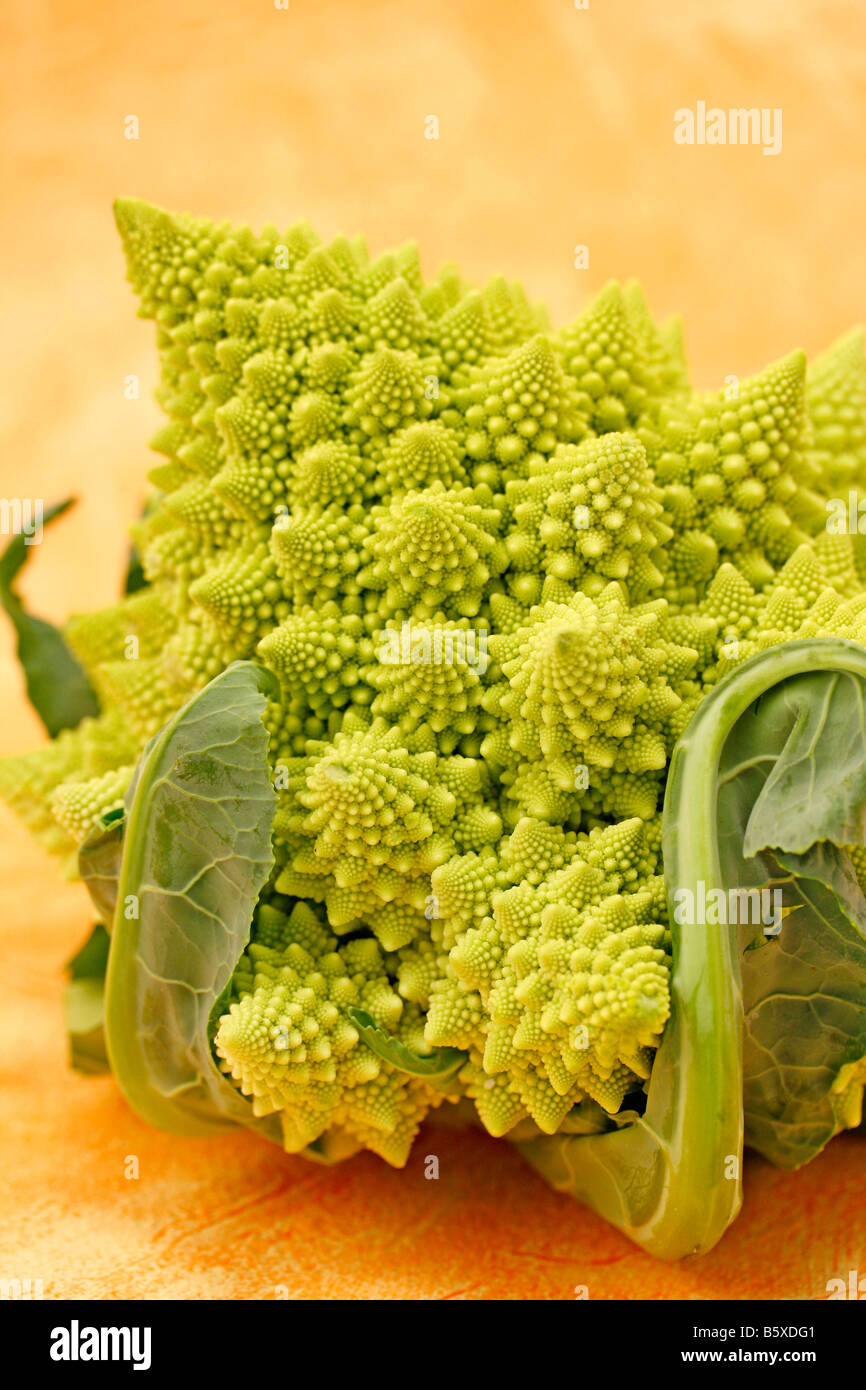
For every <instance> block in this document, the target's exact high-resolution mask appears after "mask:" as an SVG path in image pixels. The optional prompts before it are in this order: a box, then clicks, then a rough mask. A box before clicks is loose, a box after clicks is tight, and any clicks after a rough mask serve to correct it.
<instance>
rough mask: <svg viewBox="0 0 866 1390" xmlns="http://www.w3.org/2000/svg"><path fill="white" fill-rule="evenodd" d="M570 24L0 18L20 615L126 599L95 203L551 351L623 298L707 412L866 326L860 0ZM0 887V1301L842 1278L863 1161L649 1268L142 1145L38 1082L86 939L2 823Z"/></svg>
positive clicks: (130, 339)
mask: <svg viewBox="0 0 866 1390" xmlns="http://www.w3.org/2000/svg"><path fill="white" fill-rule="evenodd" d="M589 4H590V8H589V10H588V11H585V12H582V11H576V10H575V9H574V5H573V3H572V0H512V3H510V4H509V3H505V0H498V3H495V2H494V0H435V3H426V0H424V2H423V3H422V2H421V0H363V3H361V2H360V0H354V3H350V0H289V10H288V12H284V11H280V10H276V9H275V8H274V6H273V3H272V0H220V2H219V3H217V4H209V5H201V4H199V3H197V2H194V0H150V3H147V0H145V2H144V3H136V4H130V5H117V4H114V3H112V2H111V0H101V3H93V2H91V3H82V0H65V2H64V3H59V2H58V3H50V2H49V0H43V2H42V3H37V0H6V3H5V5H4V11H5V14H4V20H5V27H6V31H7V38H6V43H5V64H4V68H5V73H4V82H3V84H2V86H0V103H2V151H0V152H2V159H3V166H4V180H3V182H4V199H3V210H2V213H0V217H2V237H3V250H4V258H3V266H4V274H3V276H2V287H0V293H2V311H3V313H2V320H0V321H2V325H3V332H2V334H0V337H2V342H0V353H2V379H3V391H2V393H0V394H2V400H3V404H2V407H0V410H2V417H0V431H2V444H3V447H2V449H0V493H2V495H4V496H21V495H22V494H24V495H31V496H41V497H44V498H45V499H46V501H51V500H54V499H56V498H59V497H61V496H65V495H67V494H68V493H69V492H76V493H79V494H80V495H81V496H82V499H83V500H82V503H81V505H80V507H79V508H78V509H77V510H76V512H75V513H74V514H73V516H71V517H70V518H69V519H67V520H66V521H64V522H63V523H62V524H61V525H60V527H59V529H58V530H57V531H56V532H53V533H51V534H50V536H49V539H48V543H47V544H46V545H45V546H44V547H43V548H42V549H41V550H39V551H37V552H36V554H35V558H34V560H33V563H32V566H31V571H32V572H31V573H29V574H28V577H27V580H26V583H25V585H24V588H25V592H26V594H27V596H28V598H29V599H30V600H31V602H32V604H33V606H34V607H35V608H36V609H37V611H40V612H42V613H43V614H44V615H46V616H49V617H53V618H54V619H55V620H60V619H62V618H64V617H65V616H66V615H67V613H68V612H70V611H72V610H75V609H81V608H88V607H95V606H99V605H100V604H102V603H104V602H106V601H108V600H110V598H111V596H112V594H114V593H115V592H116V591H117V588H118V585H119V583H120V576H121V572H122V568H123V562H124V556H125V551H126V540H125V534H124V533H125V528H126V525H127V524H128V522H129V520H130V519H131V517H132V516H133V515H134V514H135V512H136V510H137V507H138V505H139V502H140V499H141V496H142V491H143V483H144V475H145V471H146V469H147V467H148V462H149V456H148V453H147V449H146V441H147V439H148V438H149V437H150V435H151V434H152V433H153V432H154V431H155V429H156V427H157V425H158V412H157V408H156V406H155V405H154V404H153V402H152V400H151V392H152V388H153V386H154V384H155V381H156V356H155V351H154V347H153V327H152V325H150V324H145V323H142V322H140V321H137V320H136V318H135V314H134V304H133V301H132V298H131V295H130V293H129V291H128V289H127V288H126V287H125V285H124V283H123V274H124V272H123V265H122V259H121V255H120V251H119V248H118V245H117V239H116V235H115V232H114V228H113V224H112V219H111V212H110V205H111V201H112V199H113V198H114V196H115V195H117V194H119V193H122V194H126V195H131V196H136V197H143V198H148V199H150V200H152V201H154V202H158V203H161V204H163V205H164V206H167V207H170V208H175V209H178V210H189V211H192V212H195V213H197V214H199V215H203V216H210V217H213V218H216V219H221V218H224V217H227V218H231V219H235V220H243V221H249V222H252V223H253V224H254V225H255V224H261V223H264V222H266V221H273V222H275V223H277V224H278V225H281V224H287V223H288V222H290V221H292V220H294V219H296V218H298V217H300V216H306V217H308V218H309V219H310V220H311V221H312V222H313V224H314V225H315V226H316V227H317V229H318V230H319V232H320V233H321V234H322V235H323V236H325V237H327V236H330V235H333V234H335V233H337V232H340V231H344V232H347V233H350V234H351V233H354V232H356V231H363V232H364V233H365V234H366V235H367V237H368V240H369V243H370V246H371V249H372V250H374V251H379V250H382V249H385V248H387V247H388V246H389V245H391V244H394V243H397V242H399V241H402V240H404V239H406V238H407V237H410V236H414V237H415V238H417V240H418V242H419V244H420V248H421V255H422V262H423V265H424V267H425V269H426V270H427V271H428V272H431V273H432V272H433V271H435V269H436V268H437V266H438V265H439V264H440V263H441V262H443V261H445V260H452V259H453V260H456V261H457V262H458V263H459V264H460V266H461V268H462V270H463V272H464V274H465V275H466V276H467V278H471V279H477V278H481V279H483V278H486V277H487V276H489V275H490V274H492V273H494V272H495V271H501V272H503V273H505V274H506V275H508V276H511V277H515V278H520V279H521V280H522V281H523V282H524V283H525V285H526V286H527V289H528V290H529V292H530V294H531V295H532V296H533V297H534V298H542V299H544V300H546V301H547V303H548V304H549V306H550V308H551V311H552V314H553V318H554V321H555V322H557V323H559V322H562V321H563V320H564V319H566V318H569V317H571V316H573V315H574V314H575V313H576V312H577V310H578V309H579V308H580V307H581V306H582V305H583V304H584V303H585V302H586V299H587V297H588V296H589V295H590V294H591V293H592V292H594V291H595V290H596V289H597V288H598V287H599V286H600V285H601V284H603V283H604V282H605V280H607V279H608V278H610V277H612V276H615V277H617V278H621V279H622V278H626V277H627V276H629V275H637V276H638V277H639V278H640V279H641V280H642V282H643V284H644V287H645V290H646V292H647V295H648V297H649V300H650V303H651V305H652V306H653V308H654V309H655V310H656V311H657V312H658V313H659V314H662V315H665V314H668V313H671V312H680V313H682V314H683V316H684V318H685V321H686V342H687V347H688V350H689V357H690V361H691V364H692V368H693V376H694V379H695V381H696V382H697V384H699V385H711V384H713V383H714V382H718V381H720V380H721V379H722V378H723V377H724V376H725V375H727V374H728V373H730V372H735V373H738V374H745V373H748V372H750V371H753V370H755V369H757V368H759V367H760V366H762V365H764V364H765V363H766V362H767V361H769V360H770V359H772V358H773V357H775V356H780V355H782V354H783V353H786V352H788V351H789V350H790V349H791V348H793V347H795V346H802V347H804V348H805V349H806V350H807V352H809V353H813V352H815V351H817V350H819V349H820V348H822V347H823V346H824V345H825V344H826V343H827V342H828V341H830V340H831V339H832V338H833V337H834V336H835V335H837V334H838V333H840V332H841V331H842V330H843V329H845V328H846V327H847V326H848V325H849V324H850V323H851V322H853V321H855V320H856V319H857V318H860V317H863V315H864V312H866V257H864V255H863V233H864V226H866V219H864V215H863V214H864V186H866V185H864V158H863V131H864V129H866V64H864V54H866V11H864V7H863V5H862V3H861V0H848V3H846V2H845V0H835V3H834V4H833V5H832V6H828V5H827V4H826V0H727V3H725V4H697V3H695V0H691V3H690V2H689V0H654V3H653V4H643V3H640V0H589ZM698 100H704V101H706V102H707V104H708V105H718V106H722V107H727V106H729V105H732V106H758V107H770V108H775V107H781V108H782V111H783V150H782V153H781V154H780V155H779V156H778V157H768V156H764V155H763V154H762V152H761V150H760V149H757V148H748V147H747V148H730V147H729V148H710V147H704V148H700V147H694V148H683V147H680V146H677V145H675V144H674V142H673V113H674V111H675V110H676V109H677V108H679V107H692V108H694V106H695V104H696V102H697V101H698ZM129 115H136V116H137V117H138V119H139V122H140V138H139V139H138V140H137V141H131V140H126V139H125V138H124V119H125V118H126V117H127V116H129ZM429 115H436V116H438V118H439V122H440V138H439V140H438V141H429V140H426V139H425V138H424V122H425V118H426V117H427V116H429ZM576 244H585V245H587V246H588V247H589V255H590V268H589V269H588V270H583V271H577V270H575V269H574V267H573V249H574V246H575V245H576ZM131 373H135V374H137V375H138V376H139V377H140V380H141V398H140V399H139V400H138V401H127V400H125V399H124V395H123V384H124V378H125V377H126V376H128V375H129V374H131ZM0 699H2V709H3V719H2V727H0V751H3V752H7V751H8V752H11V751H15V750H18V749H20V748H23V747H27V746H31V745H33V744H34V743H35V742H36V741H37V739H38V738H39V737H40V733H39V725H38V722H37V721H36V719H35V717H34V716H33V715H32V714H31V713H30V712H29V710H28V709H27V708H26V705H25V702H24V700H23V696H22V692H21V681H20V677H19V675H18V672H17V670H16V669H15V666H14V663H13V661H12V642H11V639H10V637H9V634H8V632H7V631H6V629H5V627H4V628H3V629H2V632H0ZM0 882H2V884H3V896H2V921H0V952H2V958H0V991H2V1004H0V1068H2V1087H0V1135H2V1137H0V1211H2V1229H0V1276H2V1277H22V1278H26V1277H30V1278H41V1279H42V1280H43V1283H44V1287H45V1292H46V1295H48V1296H51V1295H54V1296H62V1295H66V1296H71V1297H88V1296H98V1297H111V1298H117V1297H133V1298H172V1297H189V1296H193V1297H205V1298H249V1297H252V1298H256V1297H266V1298H268V1297H275V1296H278V1293H279V1292H280V1291H284V1292H285V1294H287V1295H288V1296H290V1297H312V1298H317V1297H319V1298H320V1297H325V1298H412V1299H441V1298H464V1299H487V1298H505V1299H526V1298H544V1299H571V1298H573V1297H574V1289H575V1286H576V1285H586V1286H587V1287H588V1290H589V1296H590V1298H641V1297H652V1298H709V1299H715V1298H725V1297H727V1298H752V1297H768V1298H776V1299H781V1298H821V1297H824V1296H825V1288H826V1282H827V1280H828V1279H830V1278H834V1277H843V1278H847V1273H848V1270H850V1269H860V1270H861V1271H862V1272H863V1273H866V1252H864V1238H863V1218H862V1210H863V1197H862V1194H863V1187H864V1182H863V1173H864V1163H863V1160H864V1156H866V1155H864V1150H866V1143H864V1141H863V1140H862V1139H859V1138H855V1137H852V1136H846V1137H845V1138H844V1139H841V1140H838V1141H836V1142H835V1143H834V1144H833V1145H832V1146H831V1148H830V1150H829V1151H828V1152H826V1153H825V1154H824V1155H823V1156H822V1158H821V1159H819V1160H818V1161H817V1162H816V1163H814V1164H813V1165H812V1166H811V1167H810V1168H809V1169H807V1170H805V1171H804V1172H803V1173H802V1174H799V1175H791V1174H784V1173H779V1172H774V1171H773V1170H772V1169H770V1168H769V1167H768V1166H767V1165H765V1164H764V1163H762V1162H761V1161H759V1160H753V1161H751V1162H749V1163H748V1165H747V1172H746V1189H747V1196H746V1206H745V1210H744V1214H743V1216H742V1217H741V1218H740V1220H739V1221H738V1222H737V1224H736V1225H735V1226H734V1228H733V1229H732V1230H731V1231H730V1232H729V1233H728V1235H727V1236H726V1237H725V1239H724V1240H723V1242H722V1244H721V1245H720V1246H719V1247H718V1248H717V1250H716V1251H715V1252H713V1253H712V1254H711V1255H710V1256H708V1257H706V1258H705V1259H704V1260H703V1261H701V1262H699V1263H696V1264H691V1265H689V1264H686V1265H680V1266H677V1267H673V1268H671V1267H667V1266H663V1265H660V1264H657V1263H656V1262H654V1261H653V1260H651V1259H649V1258H648V1257H647V1256H644V1255H642V1254H641V1253H640V1252H637V1251H636V1250H635V1249H634V1248H633V1247H632V1246H631V1245H630V1244H629V1243H628V1242H627V1241H626V1240H625V1239H624V1238H622V1237H620V1236H619V1235H617V1234H616V1233H615V1232H613V1231H611V1230H609V1229H608V1228H607V1227H605V1226H604V1225H603V1224H602V1223H601V1222H600V1221H598V1220H597V1219H596V1218H594V1217H593V1216H591V1215H590V1214H589V1213H587V1212H585V1211H584V1210H582V1209H581V1208H579V1207H578V1206H576V1205H575V1204H573V1203H572V1202H570V1201H569V1200H567V1199H565V1198H562V1197H558V1196H556V1195H554V1194H552V1193H551V1192H549V1191H548V1190H547V1189H546V1188H545V1186H544V1184H543V1183H542V1182H541V1181H540V1180H539V1179H538V1178H536V1177H535V1175H534V1174H533V1173H532V1172H531V1171H530V1170H528V1169H527V1168H525V1167H524V1165H523V1164H522V1162H521V1161H520V1159H519V1158H518V1157H517V1155H516V1154H515V1153H514V1152H513V1151H512V1150H511V1149H510V1148H509V1147H508V1145H507V1144H504V1143H495V1142H494V1141H492V1140H488V1139H486V1138H485V1137H484V1136H482V1135H480V1134H476V1133H466V1134H462V1133H459V1134H458V1133H456V1132H454V1131H442V1130H427V1131H426V1132H425V1134H424V1135H423V1136H422V1138H421V1139H420V1140H419V1142H418V1145H417V1146H416V1149H415V1151H414V1154H413V1157H412V1159H411V1160H410V1163H409V1166H408V1167H407V1169H406V1170H404V1171H403V1172H402V1173H395V1172H393V1171H391V1170H389V1169H387V1168H386V1167H385V1166H384V1165H383V1164H381V1163H379V1161H378V1160H375V1159H373V1158H371V1157H369V1156H366V1157H362V1158H358V1159H356V1160H353V1161H352V1162H350V1163H348V1164H345V1165H344V1166H342V1167H341V1168H338V1169H335V1170H325V1169H320V1168H317V1167H313V1166H311V1165H308V1164H306V1163H305V1162H304V1161H303V1160H300V1159H290V1158H286V1157H284V1156H282V1155H281V1154H280V1153H279V1152H277V1151H275V1150H271V1149H270V1148H269V1147H268V1146H266V1145H264V1144H263V1143H261V1141H257V1140H255V1139H254V1138H252V1137H248V1136H246V1135H243V1134H239V1135H237V1136H236V1137H232V1138H229V1139H225V1140H220V1141H214V1142H209V1143H196V1142H192V1141H181V1140H177V1139H174V1138H171V1137H167V1136H165V1135H160V1134H156V1133H153V1132H151V1131H149V1130H147V1129H145V1127H144V1126H142V1125H141V1124H139V1122H138V1121H137V1120H136V1119H135V1117H134V1116H133V1115H132V1114H131V1113H130V1112H129V1111H128V1109H127V1108H126V1106H125V1105H124V1103H123V1102H122V1101H121V1100H120V1098H119V1096H118V1094H117V1092H116V1090H115V1089H114V1087H113V1085H112V1083H111V1081H110V1080H104V1079H98V1080H85V1079H81V1078H78V1077H76V1076H74V1075H72V1074H70V1073H69V1072H68V1071H66V1070H65V1065H64V1041H63V1036H62V1025H61V1016H60V996H61V983H62V979H61V964H62V962H63V960H64V959H65V958H66V957H67V956H68V955H69V954H70V952H71V950H72V949H74V947H75V946H76V945H77V943H78V941H79V939H80V938H81V937H82V936H83V935H84V933H85V931H86V929H87V927H88V924H89V922H90V912H89V909H88V905H87V901H86V897H85V894H84V890H83V889H82V888H80V887H79V886H76V885H64V884H61V883H59V882H58V881H57V878H56V875H55V872H54V869H53V867H52V866H51V865H50V864H49V862H48V860H47V859H46V858H45V856H44V855H43V854H42V853H41V851H39V850H38V849H36V848H34V847H33V846H32V845H31V843H30V841H29V838H28V836H27V834H26V833H25V831H24V830H23V829H22V828H21V827H20V826H19V825H18V824H17V823H16V822H15V821H14V820H13V818H12V817H11V815H10V814H9V813H8V812H6V811H5V809H2V808H0ZM433 1152H435V1153H437V1154H438V1155H439V1157H440V1171H441V1176H440V1178H439V1180H438V1182H434V1181H427V1180H425V1178H424V1157H425V1155H427V1154H429V1153H433ZM130 1154H135V1155H137V1156H138V1159H139V1165H140V1176H139V1177H138V1179H137V1180H136V1179H132V1180H128V1179H126V1178H125V1177H124V1160H125V1158H126V1156H127V1155H130Z"/></svg>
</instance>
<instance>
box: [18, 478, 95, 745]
mask: <svg viewBox="0 0 866 1390" xmlns="http://www.w3.org/2000/svg"><path fill="white" fill-rule="evenodd" d="M73 501H74V498H71V497H68V498H67V499H66V501H64V502H58V503H56V505H55V506H53V507H48V508H47V509H46V511H45V512H44V514H43V517H42V525H43V526H47V525H48V524H49V523H50V522H52V521H54V520H55V519H56V518H57V517H59V516H62V515H63V513H64V512H66V511H68V509H69V508H70V507H71V506H72V503H73ZM30 550H31V547H30V546H28V545H27V543H26V538H25V536H24V535H23V534H22V533H19V534H18V535H16V536H13V537H12V540H11V541H10V542H9V544H8V545H7V547H6V549H5V551H4V552H3V555H2V556H0V604H2V606H3V608H4V609H5V611H6V613H7V614H8V616H9V618H10V620H11V622H12V624H13V626H14V628H15V631H16V633H17V635H18V660H19V661H20V663H21V666H22V668H23V671H24V679H25V682H26V686H27V698H28V699H29V701H30V703H31V705H32V706H33V708H34V709H35V710H36V713H37V714H38V715H39V718H40V719H41V720H42V722H43V724H44V725H45V727H46V729H47V730H48V732H49V734H50V735H51V737H52V738H54V737H55V736H56V735H57V734H59V733H60V731H61V730H62V729H74V728H75V726H76V725H77V724H80V723H81V720H82V719H84V718H86V717H87V716H88V715H96V714H98V713H99V702H98V700H97V698H96V693H95V691H94V690H93V687H92V686H91V684H90V682H89V680H88V679H87V676H86V675H85V674H84V671H83V670H82V669H81V667H80V666H79V664H78V662H77V661H76V660H75V657H74V656H73V655H72V653H71V651H70V650H69V648H68V647H67V645H66V643H65V642H64V640H63V637H62V635H61V633H60V631H59V629H58V628H56V627H55V626H54V625H53V623H49V622H46V621H45V620H44V619H43V618H36V617H34V616H33V615H32V614H31V613H28V612H27V610H26V609H25V607H24V605H23V603H22V602H21V599H20V597H19V596H18V594H17V593H16V591H15V587H14V584H15V580H16V578H17V577H18V575H19V574H20V572H21V570H22V569H23V567H24V565H25V563H26V561H27V559H28V557H29V554H30Z"/></svg>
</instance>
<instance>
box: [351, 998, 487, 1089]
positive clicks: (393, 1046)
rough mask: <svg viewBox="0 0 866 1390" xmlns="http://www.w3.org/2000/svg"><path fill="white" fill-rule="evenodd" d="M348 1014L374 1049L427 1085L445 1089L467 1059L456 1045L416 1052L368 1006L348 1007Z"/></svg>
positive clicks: (392, 1064) (379, 1055)
mask: <svg viewBox="0 0 866 1390" xmlns="http://www.w3.org/2000/svg"><path fill="white" fill-rule="evenodd" d="M346 1013H347V1014H348V1016H349V1018H350V1020H351V1021H352V1023H353V1024H354V1026H355V1027H356V1028H357V1030H358V1032H359V1033H360V1035H361V1037H362V1038H363V1040H364V1042H365V1043H366V1044H367V1046H368V1047H369V1049H370V1051H371V1052H375V1053H376V1056H377V1057H382V1058H384V1060H385V1061H386V1062H390V1063H391V1066H392V1067H396V1068H397V1070H398V1071H405V1072H407V1073H408V1074H409V1076H419V1077H421V1078H422V1079H423V1080H424V1081H426V1082H427V1084H428V1086H436V1087H441V1088H443V1089H446V1088H447V1087H448V1083H449V1082H451V1081H452V1080H453V1079H454V1077H455V1076H456V1075H457V1073H458V1071H459V1070H460V1068H461V1067H462V1066H465V1065H466V1062H467V1061H468V1057H467V1054H466V1053H465V1052H461V1051H459V1049H458V1048H456V1047H437V1048H433V1050H432V1051H431V1052H430V1053H428V1054H427V1055H426V1056H422V1054H421V1053H420V1052H413V1051H412V1049H411V1048H410V1047H407V1046H406V1044H405V1043H403V1042H401V1041H400V1039H399V1038H395V1037H393V1036H392V1035H391V1034H390V1033H386V1031H385V1029H384V1028H382V1027H380V1025H379V1024H378V1023H377V1022H376V1020H375V1019H374V1018H373V1015H372V1014H369V1013H367V1010H366V1009H356V1008H354V1007H349V1008H348V1009H347V1010H346Z"/></svg>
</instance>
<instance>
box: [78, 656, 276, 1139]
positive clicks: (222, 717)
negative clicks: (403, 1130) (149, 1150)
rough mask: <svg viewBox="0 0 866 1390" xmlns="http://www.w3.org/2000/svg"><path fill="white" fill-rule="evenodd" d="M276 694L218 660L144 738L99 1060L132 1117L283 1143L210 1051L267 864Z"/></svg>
mask: <svg viewBox="0 0 866 1390" xmlns="http://www.w3.org/2000/svg"><path fill="white" fill-rule="evenodd" d="M276 689H277V686H276V681H275V679H274V678H273V677H272V676H271V675H270V674H269V673H268V672H266V671H265V670H264V669H263V668H262V667H260V666H257V665H256V664H255V663H253V662H250V661H240V662H235V663H234V664H233V665H232V666H229V667H228V668H227V669H226V670H225V671H223V672H222V673H221V674H220V675H219V676H217V677H216V678H215V679H214V680H213V681H211V682H210V684H209V685H208V686H206V687H205V689H204V690H202V691H201V692H200V693H199V694H197V695H195V696H194V697H193V698H192V699H191V700H190V701H188V703H187V704H186V705H184V707H183V708H182V709H181V710H179V711H178V713H177V714H176V715H174V717H173V718H172V719H171V720H170V721H169V723H168V724H167V725H166V726H165V728H164V729H162V730H161V731H160V732H159V733H158V734H157V735H156V736H155V737H154V738H153V739H151V741H150V743H149V744H148V745H147V747H146V748H145V750H144V752H143V754H142V756H141V759H140V761H139V764H138V767H137V768H136V772H135V776H134V778H133V781H132V784H131V786H130V788H129V791H128V792H127V798H126V830H125V834H124V847H123V858H122V862H121V867H120V877H119V881H118V897H117V909H116V912H115V917H114V925H113V929H112V934H111V950H110V954H109V961H108V975H107V984H106V1037H107V1043H108V1055H109V1059H110V1062H111V1068H112V1071H113V1072H114V1074H115V1076H116V1077H117V1079H118V1081H119V1083H120V1085H121V1087H122V1089H123V1091H124V1093H125V1095H126V1097H127V1099H128V1101H129V1102H130V1104H131V1105H132V1106H133V1108H134V1109H135V1110H136V1111H137V1113H138V1114H139V1115H140V1116H141V1117H142V1119H144V1120H146V1121H148V1122H149V1123H151V1124H154V1125H156V1126H158V1127H159V1128H162V1129H168V1130H171V1131H172V1132H174V1133H177V1134H209V1133H215V1132H218V1131H220V1130H222V1129H225V1128H226V1127H227V1126H230V1125H234V1124H238V1123H240V1124H246V1125H250V1126H251V1127H253V1128H255V1129H257V1130H259V1131H260V1132H261V1133H263V1134H265V1135H266V1136H267V1137H268V1138H271V1139H274V1140H275V1141H276V1142H281V1134H280V1127H279V1122H278V1120H277V1119H276V1118H275V1117H274V1116H268V1117H267V1118H266V1119H257V1118H256V1117H255V1116H254V1115H253V1109H252V1105H251V1103H250V1102H249V1101H247V1100H245V1099H244V1097H243V1096H241V1094H240V1093H239V1092H238V1091H237V1089H236V1088H235V1087H234V1086H233V1085H232V1084H231V1083H230V1082H229V1081H228V1080H227V1079H226V1077H225V1076H224V1075H223V1073H222V1072H221V1071H220V1070H219V1069H218V1067H217V1066H216V1063H215V1061H214V1058H213V1054H212V1051H211V1040H212V1035H213V1031H214V1028H215V1026H216V1021H217V1019H218V1017H219V1014H220V1013H221V1012H222V1011H223V1010H224V1007H225V1000H226V997H227V994H228V990H229V985H230V979H231V975H232V971H233V969H234V966H235V964H236V962H237V960H238V957H239V956H240V955H241V953H242V951H243V950H244V947H245V946H246V944H247V941H248V939H249V934H250V925H251V921H252V915H253V909H254V907H255V904H256V900H257V898H258V895H259V892H260V890H261V888H262V887H263V885H264V884H265V882H266V881H267V878H268V874H269V872H270V869H271V866H272V863H273V855H272V851H271V823H272V821H273V816H274V810H275V804H276V795H275V793H274V789H273V786H272V785H271V780H270V771H269V767H268V762H267V747H268V740H267V733H266V731H265V728H264V725H263V724H262V715H263V713H264V710H265V704H266V698H265V693H264V692H268V694H272V693H275V691H276ZM136 913H137V916H136Z"/></svg>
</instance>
